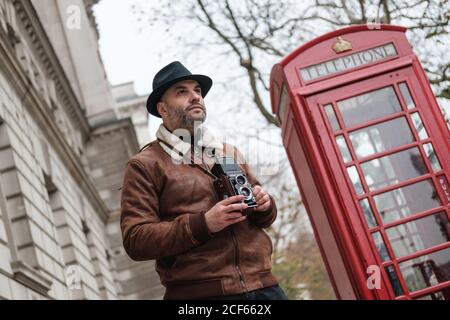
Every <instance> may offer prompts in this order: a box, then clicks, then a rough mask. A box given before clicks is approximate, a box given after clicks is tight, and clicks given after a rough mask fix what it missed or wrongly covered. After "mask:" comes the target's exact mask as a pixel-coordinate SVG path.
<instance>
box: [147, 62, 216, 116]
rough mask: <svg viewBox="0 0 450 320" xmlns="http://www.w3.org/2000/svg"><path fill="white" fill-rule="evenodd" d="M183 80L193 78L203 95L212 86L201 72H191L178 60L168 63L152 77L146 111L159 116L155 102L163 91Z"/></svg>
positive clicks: (209, 79)
mask: <svg viewBox="0 0 450 320" xmlns="http://www.w3.org/2000/svg"><path fill="white" fill-rule="evenodd" d="M183 80H195V81H197V82H198V84H199V85H200V87H201V88H202V96H203V97H205V96H206V94H207V93H208V91H209V89H210V88H211V86H212V80H211V78H210V77H207V76H204V75H201V74H192V73H191V72H190V71H189V70H188V69H186V67H185V66H183V65H182V64H181V62H179V61H174V62H172V63H169V64H168V65H167V66H165V67H164V68H162V69H161V70H159V71H158V73H157V74H156V75H155V77H154V78H153V92H152V93H151V94H150V96H149V97H148V99H147V111H148V112H149V113H150V114H152V115H154V116H155V117H158V118H161V116H160V115H159V113H158V110H157V109H156V104H157V103H158V102H159V101H160V100H161V97H162V95H163V94H164V92H165V91H166V90H167V89H169V88H170V87H171V86H172V85H174V84H175V83H177V82H180V81H183Z"/></svg>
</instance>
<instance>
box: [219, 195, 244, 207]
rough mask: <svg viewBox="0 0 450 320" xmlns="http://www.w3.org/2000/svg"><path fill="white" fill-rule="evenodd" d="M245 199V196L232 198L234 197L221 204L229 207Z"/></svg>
mask: <svg viewBox="0 0 450 320" xmlns="http://www.w3.org/2000/svg"><path fill="white" fill-rule="evenodd" d="M244 198H245V196H243V195H238V196H232V197H229V198H226V199H225V200H222V201H221V204H222V205H224V206H227V205H229V204H232V203H235V202H241V201H242V200H244Z"/></svg>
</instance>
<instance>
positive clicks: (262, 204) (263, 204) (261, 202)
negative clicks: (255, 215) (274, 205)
mask: <svg viewBox="0 0 450 320" xmlns="http://www.w3.org/2000/svg"><path fill="white" fill-rule="evenodd" d="M253 195H254V196H255V200H256V204H257V207H256V208H255V211H259V212H264V211H266V210H267V209H269V208H270V204H271V202H270V197H269V195H268V194H267V192H265V191H264V189H263V188H261V186H258V185H256V186H254V187H253Z"/></svg>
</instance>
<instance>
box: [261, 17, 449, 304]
mask: <svg viewBox="0 0 450 320" xmlns="http://www.w3.org/2000/svg"><path fill="white" fill-rule="evenodd" d="M405 31H406V29H405V28H403V27H398V26H391V25H381V26H379V28H376V29H371V28H370V27H368V26H367V25H364V26H363V25H361V26H352V27H348V28H345V29H342V30H338V31H334V32H331V33H328V34H326V35H324V36H321V37H319V38H317V39H314V40H312V41H310V42H308V43H306V44H305V45H303V46H301V47H299V48H298V49H296V50H295V51H294V52H292V53H291V54H289V55H288V56H287V57H285V58H284V59H283V60H282V61H281V62H280V63H278V64H276V65H275V66H274V67H273V69H272V74H271V87H270V97H271V102H272V110H273V112H274V113H275V114H276V115H277V117H278V119H279V121H280V122H281V124H282V135H283V143H284V146H285V148H286V150H287V154H288V157H289V161H290V163H291V165H292V168H293V170H294V173H295V176H296V179H297V183H298V186H299V188H300V191H301V194H302V197H303V200H304V202H305V205H306V209H307V211H308V215H309V217H310V220H311V223H312V226H313V229H314V233H315V236H316V240H317V242H318V244H319V247H320V250H321V253H322V256H323V258H324V261H325V265H326V267H327V271H328V274H329V276H330V280H331V282H332V284H333V287H334V290H335V293H336V295H337V297H338V298H339V299H445V300H449V299H450V222H449V217H450V187H449V183H448V182H449V180H450V177H449V175H450V155H449V150H450V135H449V128H448V126H447V124H446V122H445V120H444V117H443V116H442V113H441V112H440V110H439V107H438V105H437V102H436V99H435V97H434V95H433V92H432V90H431V88H430V85H429V82H428V80H427V77H426V75H425V73H424V71H423V69H422V67H421V65H420V62H419V60H418V59H417V57H416V56H415V55H414V53H413V51H412V49H411V46H410V44H409V43H408V41H407V39H406V37H405Z"/></svg>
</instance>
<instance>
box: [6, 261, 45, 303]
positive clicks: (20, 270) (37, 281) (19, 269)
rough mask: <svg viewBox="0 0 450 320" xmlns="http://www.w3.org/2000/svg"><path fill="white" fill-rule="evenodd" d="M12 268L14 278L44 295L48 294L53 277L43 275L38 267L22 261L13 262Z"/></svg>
mask: <svg viewBox="0 0 450 320" xmlns="http://www.w3.org/2000/svg"><path fill="white" fill-rule="evenodd" d="M11 268H12V271H13V278H14V280H16V281H17V282H20V283H21V284H23V285H25V286H26V287H27V288H30V289H32V290H34V291H36V292H37V293H39V294H41V295H43V296H48V291H49V290H50V287H51V285H52V280H51V279H49V278H48V277H46V276H44V275H42V274H41V273H40V272H38V271H37V270H36V269H34V268H32V267H30V266H29V265H27V264H25V263H24V262H22V261H15V262H12V263H11Z"/></svg>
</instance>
